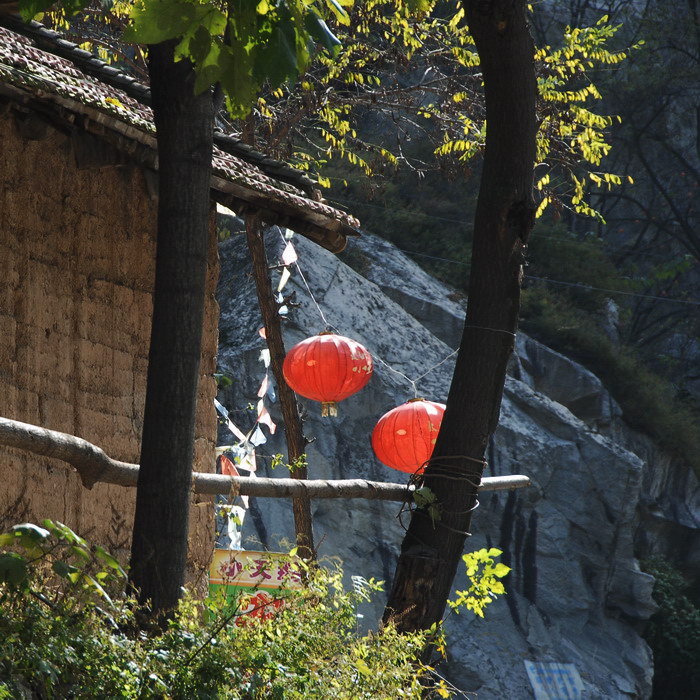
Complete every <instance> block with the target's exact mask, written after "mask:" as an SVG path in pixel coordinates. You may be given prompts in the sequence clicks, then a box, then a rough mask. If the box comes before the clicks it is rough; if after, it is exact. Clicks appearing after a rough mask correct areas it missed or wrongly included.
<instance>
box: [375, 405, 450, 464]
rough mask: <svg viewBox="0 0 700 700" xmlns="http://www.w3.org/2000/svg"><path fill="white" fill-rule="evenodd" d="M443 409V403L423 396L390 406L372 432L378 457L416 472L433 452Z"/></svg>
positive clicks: (384, 461) (386, 462) (385, 462)
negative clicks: (422, 397)
mask: <svg viewBox="0 0 700 700" xmlns="http://www.w3.org/2000/svg"><path fill="white" fill-rule="evenodd" d="M444 413H445V404H443V403H435V402H434V401H426V400H425V399H411V400H410V401H407V402H406V403H404V404H402V405H401V406H397V407H396V408H392V409H391V411H389V412H388V413H385V414H384V415H383V416H382V417H381V418H380V419H379V422H378V423H377V425H376V426H375V427H374V431H373V432H372V449H373V450H374V454H375V455H377V459H379V461H380V462H383V463H384V464H386V465H387V467H391V468H392V469H398V470H399V471H402V472H408V473H409V474H413V473H415V472H416V471H417V470H419V469H420V468H421V467H423V465H424V464H425V463H426V462H427V461H428V460H429V459H430V457H431V455H432V454H433V448H434V447H435V441H436V440H437V436H438V432H439V431H440V423H442V416H443V414H444ZM420 470H421V471H422V469H420Z"/></svg>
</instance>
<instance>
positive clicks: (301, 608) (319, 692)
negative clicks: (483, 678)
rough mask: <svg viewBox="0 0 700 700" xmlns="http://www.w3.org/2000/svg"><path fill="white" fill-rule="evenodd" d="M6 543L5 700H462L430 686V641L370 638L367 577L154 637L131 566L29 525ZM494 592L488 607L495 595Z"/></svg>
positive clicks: (69, 535) (192, 604) (182, 624)
mask: <svg viewBox="0 0 700 700" xmlns="http://www.w3.org/2000/svg"><path fill="white" fill-rule="evenodd" d="M0 543H2V546H3V547H4V548H6V549H7V551H4V552H3V553H2V554H0V562H1V564H0V698H3V697H8V698H9V697H23V696H26V695H28V694H33V696H35V697H41V698H78V697H80V698H83V697H85V698H93V697H100V698H102V697H105V698H172V699H173V700H175V699H180V698H182V699H184V698H202V699H204V698H207V699H208V698H211V699H214V698H236V699H241V700H243V699H245V700H254V699H257V698H261V699H262V698H265V699H267V698H290V699H292V698H298V699H301V698H327V697H333V698H338V699H340V700H355V699H356V698H368V699H370V698H371V699H372V700H393V699H394V698H397V697H403V698H415V699H416V700H418V698H422V697H428V698H430V697H450V696H451V695H452V693H453V690H454V689H453V688H451V686H449V685H448V684H447V683H446V682H444V681H442V680H440V679H437V680H436V681H435V683H434V684H433V685H431V682H432V669H431V668H430V667H428V666H425V665H423V664H422V663H421V662H420V661H419V658H420V656H421V653H422V650H423V649H424V647H425V645H426V643H427V642H428V641H434V639H435V637H434V636H433V635H432V633H431V632H422V633H418V634H400V633H399V632H397V630H396V628H395V627H394V626H393V625H391V624H389V625H386V626H385V627H383V628H382V629H380V630H378V631H373V632H368V633H366V634H364V635H363V634H360V633H359V632H358V626H357V620H358V615H357V609H358V606H359V605H360V604H361V603H364V602H366V601H367V600H369V599H370V597H371V596H372V595H374V594H375V593H376V592H377V591H379V590H381V582H378V581H375V580H373V579H369V580H367V579H364V578H360V577H354V579H353V586H352V588H351V589H350V590H349V591H347V590H345V588H344V587H343V583H342V571H341V570H340V568H338V567H335V568H331V569H328V568H323V567H312V568H309V569H308V571H307V572H306V573H307V576H306V577H305V583H304V586H303V587H301V588H298V589H293V590H285V591H284V592H283V593H280V595H279V596H277V597H275V596H276V594H274V593H272V592H270V591H266V594H268V595H266V598H265V600H263V599H262V598H261V601H262V602H261V603H260V606H261V607H265V608H266V609H267V608H269V610H266V614H259V615H250V614H246V615H244V614H243V613H242V612H241V610H242V606H243V605H244V604H245V602H246V601H245V600H244V599H243V598H241V599H237V598H236V597H235V596H234V598H233V599H232V598H231V596H224V595H220V596H215V597H214V598H212V599H208V600H206V601H201V600H197V599H195V598H193V597H191V596H189V595H187V596H185V598H184V599H183V601H182V602H181V604H180V606H179V608H178V610H177V611H176V613H175V614H174V615H173V617H172V618H171V620H170V621H169V623H168V624H167V625H166V627H165V628H162V627H157V628H153V629H149V630H147V631H143V630H139V627H138V625H137V623H136V622H137V620H138V619H139V610H138V607H137V604H136V602H135V601H134V600H133V599H130V598H128V597H127V596H125V595H124V593H123V588H124V582H125V575H124V572H123V570H122V569H121V567H120V566H119V564H118V562H117V561H116V560H114V559H113V558H112V557H111V556H110V555H109V554H108V553H107V552H105V551H104V550H103V549H102V548H99V547H93V546H90V545H89V544H88V543H87V542H85V540H84V539H83V538H81V537H79V536H78V535H77V534H76V533H74V532H73V531H72V530H70V528H67V527H66V526H65V525H62V524H60V523H55V522H52V521H49V520H47V521H44V523H43V527H38V526H36V525H32V524H29V523H25V524H23V525H18V526H16V527H14V528H12V530H11V531H10V532H8V533H5V534H4V535H0ZM499 566H500V565H499ZM486 572H487V569H484V570H483V572H482V573H486ZM474 576H476V572H474ZM477 578H478V577H477ZM481 579H483V576H481ZM482 584H483V585H484V586H486V588H483V586H482V588H480V591H479V592H478V593H477V595H481V592H482V591H483V590H486V589H489V590H491V593H493V592H494V587H493V586H492V585H491V586H490V585H489V584H487V583H486V582H485V581H483V580H482ZM108 589H109V592H108ZM237 595H241V596H242V595H243V594H237ZM491 597H492V596H491ZM487 602H488V601H485V600H484V604H486V603H487ZM267 613H269V614H267ZM439 632H440V630H438V633H439ZM443 644H444V643H443ZM427 686H430V689H429V690H427V689H426V687H427Z"/></svg>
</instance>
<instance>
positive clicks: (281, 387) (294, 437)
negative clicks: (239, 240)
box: [245, 214, 314, 559]
mask: <svg viewBox="0 0 700 700" xmlns="http://www.w3.org/2000/svg"><path fill="white" fill-rule="evenodd" d="M245 228H246V236H247V240H248V249H249V250H250V256H251V258H252V260H253V277H254V278H255V289H256V291H257V294H258V304H259V305H260V312H261V314H262V318H263V323H264V324H265V336H266V340H267V347H268V348H269V349H270V365H271V366H272V373H273V374H274V375H275V382H276V384H277V394H278V396H279V399H280V408H281V410H282V419H283V420H284V434H285V437H286V439H287V459H288V460H289V464H290V466H292V467H294V465H295V464H298V460H299V458H300V457H301V456H302V455H303V454H304V449H305V448H306V444H307V440H306V438H305V437H304V432H303V427H302V423H301V417H300V416H299V409H298V407H297V398H296V396H295V395H294V392H293V391H292V390H291V389H290V387H289V385H288V384H287V382H286V380H285V378H284V375H283V373H282V363H283V362H284V355H285V350H284V340H283V339H282V325H281V323H280V316H279V309H278V307H277V302H276V301H275V296H274V294H273V292H272V284H271V282H270V271H269V269H268V265H267V255H266V253H265V241H264V238H263V236H264V232H263V229H262V226H261V223H260V217H259V216H256V215H254V214H249V215H248V216H246V224H245ZM291 475H292V478H294V479H306V477H307V473H306V467H296V468H293V469H292V471H291ZM292 510H293V511H294V529H295V531H296V540H297V546H298V548H299V556H301V557H303V558H304V559H312V558H313V557H314V535H313V524H312V520H311V501H310V500H309V497H308V495H306V494H300V495H297V496H295V497H294V499H293V500H292Z"/></svg>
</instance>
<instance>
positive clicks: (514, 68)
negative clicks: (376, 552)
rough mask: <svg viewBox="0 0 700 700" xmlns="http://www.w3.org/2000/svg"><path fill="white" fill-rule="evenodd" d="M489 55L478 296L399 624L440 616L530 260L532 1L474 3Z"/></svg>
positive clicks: (411, 531)
mask: <svg viewBox="0 0 700 700" xmlns="http://www.w3.org/2000/svg"><path fill="white" fill-rule="evenodd" d="M464 7H465V10H466V19H467V22H468V25H469V28H470V31H471V33H472V36H473V37H474V40H475V42H476V48H477V51H478V52H479V56H480V59H481V66H482V70H483V77H484V90H485V95H486V121H487V136H486V149H485V156H484V164H483V172H482V176H481V185H480V189H479V198H478V202H477V208H476V214H475V224H474V239H473V244H472V251H473V253H472V266H471V275H470V279H469V301H468V306H467V317H466V320H465V326H464V332H463V334H462V340H461V344H460V349H459V353H458V356H457V363H456V367H455V372H454V376H453V378H452V385H451V387H450V392H449V395H448V399H447V408H446V410H445V415H444V418H443V421H442V426H441V429H440V434H439V435H438V438H437V442H436V445H435V450H434V452H433V455H434V456H433V458H432V459H431V462H430V464H429V466H428V467H427V469H426V472H425V480H424V483H425V485H426V486H427V487H428V488H430V489H431V490H432V491H433V493H434V494H435V495H436V497H437V503H438V504H439V508H440V516H439V518H438V519H437V521H436V522H435V523H434V524H433V521H432V519H431V517H430V516H429V515H428V514H427V513H426V511H425V510H417V511H415V512H414V515H413V517H412V518H411V522H410V525H409V528H408V532H407V533H406V536H405V538H404V541H403V543H402V547H401V554H400V557H399V561H398V564H397V568H396V573H395V576H394V583H393V587H392V590H391V593H390V596H389V601H388V603H387V608H386V610H385V613H384V621H385V622H387V621H393V622H394V623H395V624H396V625H397V627H398V628H399V629H400V630H403V631H411V630H418V629H427V628H429V627H430V626H431V625H432V624H433V623H436V622H438V621H439V620H440V619H441V618H442V615H443V613H444V609H445V604H446V601H447V598H448V596H449V594H450V591H451V588H452V582H453V580H454V576H455V573H456V570H457V565H458V563H459V561H460V557H461V554H462V551H463V548H464V541H465V538H466V537H467V534H468V530H469V528H470V524H471V515H472V510H473V508H474V507H475V505H476V503H477V501H476V493H477V488H478V484H479V483H480V480H481V474H482V472H483V467H484V464H483V462H482V460H483V458H484V454H485V451H486V448H487V445H488V442H489V439H490V437H491V435H492V433H493V432H494V430H495V429H496V426H497V424H498V417H499V412H500V406H501V397H502V394H503V386H504V383H505V375H506V366H507V364H508V359H509V357H510V355H511V353H512V351H513V347H514V342H515V332H516V330H517V324H518V311H519V306H520V282H521V277H522V262H523V255H524V251H525V246H526V243H527V238H528V236H529V233H530V230H531V228H532V223H533V220H534V206H533V203H532V184H533V167H534V160H535V156H536V147H535V135H536V122H535V98H536V82H535V70H534V52H535V49H534V45H533V42H532V38H531V36H530V31H529V27H528V20H527V11H526V3H525V1H524V0H492V1H491V2H484V1H477V0H464Z"/></svg>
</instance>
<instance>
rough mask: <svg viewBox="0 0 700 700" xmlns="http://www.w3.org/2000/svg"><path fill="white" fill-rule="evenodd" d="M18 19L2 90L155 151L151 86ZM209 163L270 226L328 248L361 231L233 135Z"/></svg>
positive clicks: (8, 23) (225, 192) (1, 50)
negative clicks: (307, 233) (308, 232)
mask: <svg viewBox="0 0 700 700" xmlns="http://www.w3.org/2000/svg"><path fill="white" fill-rule="evenodd" d="M20 22H21V20H19V19H18V18H15V17H12V18H10V17H2V16H0V86H2V85H3V84H4V85H6V86H11V87H12V88H14V89H15V91H16V92H17V91H18V92H19V93H20V94H24V95H28V96H29V97H30V98H31V99H33V100H40V101H42V102H50V103H54V104H56V105H57V106H60V107H62V108H64V109H68V110H69V111H76V112H78V113H82V114H84V115H86V116H88V117H90V118H92V119H93V121H95V120H96V121H98V122H100V123H101V124H103V125H105V126H107V127H108V128H112V129H115V130H116V131H118V132H119V133H120V134H121V136H123V137H126V138H128V139H131V140H134V141H137V142H140V143H141V144H143V145H146V146H148V147H150V148H152V149H154V148H155V125H154V123H153V113H152V111H151V108H150V107H149V106H148V103H149V102H150V90H149V89H148V88H147V87H146V86H144V85H141V84H139V83H138V82H137V81H135V80H134V79H133V78H131V77H130V76H128V75H126V74H124V73H122V72H120V71H118V70H116V69H115V68H113V67H111V66H108V65H107V64H105V63H104V62H102V61H100V60H99V59H97V58H95V57H94V56H92V54H90V53H89V52H87V51H83V50H82V49H80V48H78V47H77V46H76V45H75V44H72V43H71V42H68V41H66V40H64V39H61V38H60V36H59V35H58V34H56V33H55V32H51V31H49V30H47V29H46V28H44V27H43V26H42V25H40V24H37V23H30V24H29V25H23V24H19V23H20ZM3 25H4V26H3ZM10 27H11V28H10ZM212 165H213V179H212V188H213V189H214V190H215V191H218V193H219V194H221V195H222V201H223V202H224V203H230V202H231V201H235V202H239V203H241V202H242V203H246V204H249V205H250V206H252V207H254V208H257V209H262V210H264V211H266V212H267V213H268V215H271V216H272V217H273V218H274V217H275V216H277V217H278V220H277V221H270V223H285V222H286V223H287V225H289V226H290V227H291V228H294V224H295V223H296V224H297V225H298V224H299V223H301V224H302V225H307V226H309V227H310V228H311V229H316V231H314V233H315V234H316V235H313V236H312V238H314V239H315V240H317V242H319V243H321V244H322V245H323V244H324V241H323V240H319V235H320V236H321V237H322V236H323V231H324V230H328V231H329V232H332V236H331V237H332V238H333V239H335V242H333V243H331V244H330V245H328V246H326V247H330V248H331V249H335V248H338V247H339V242H338V235H340V236H341V237H342V238H344V237H345V236H346V235H348V234H350V235H352V234H353V233H354V230H355V229H356V228H357V227H358V226H359V223H358V221H357V220H356V219H355V218H354V217H352V216H351V215H349V214H348V213H346V212H343V211H340V210H338V209H335V208H333V207H331V206H329V205H328V204H325V203H324V202H322V201H317V200H316V199H314V198H313V197H312V196H310V193H311V192H313V190H312V186H313V183H312V182H311V181H310V180H309V179H308V178H306V176H304V175H303V174H301V173H298V171H294V170H293V169H292V168H290V167H289V166H288V165H286V164H284V163H280V162H278V161H274V160H273V159H271V158H267V157H266V156H265V155H264V154H261V153H259V152H256V151H254V150H253V149H252V148H250V147H249V146H247V145H245V144H242V143H241V142H240V140H238V139H236V138H235V137H232V136H224V135H222V134H217V137H216V138H215V145H214V157H213V161H212ZM218 198H219V197H217V199H218ZM227 198H228V199H227ZM300 232H303V231H300ZM328 242H330V241H328ZM340 247H342V245H341V246H340Z"/></svg>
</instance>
